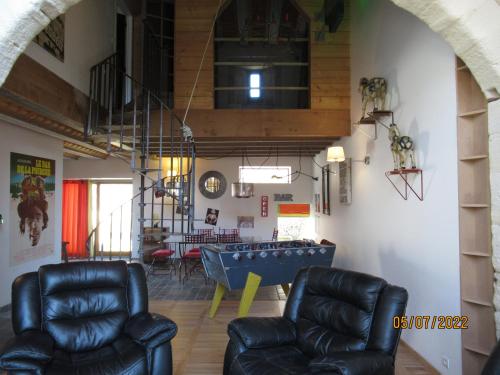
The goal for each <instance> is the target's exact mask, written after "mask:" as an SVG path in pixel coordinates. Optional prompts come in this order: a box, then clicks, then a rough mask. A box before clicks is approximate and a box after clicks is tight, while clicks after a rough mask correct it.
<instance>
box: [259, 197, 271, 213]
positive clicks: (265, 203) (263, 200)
mask: <svg viewBox="0 0 500 375" xmlns="http://www.w3.org/2000/svg"><path fill="white" fill-rule="evenodd" d="M268 215H269V196H267V195H263V196H262V197H260V216H261V217H267V216H268Z"/></svg>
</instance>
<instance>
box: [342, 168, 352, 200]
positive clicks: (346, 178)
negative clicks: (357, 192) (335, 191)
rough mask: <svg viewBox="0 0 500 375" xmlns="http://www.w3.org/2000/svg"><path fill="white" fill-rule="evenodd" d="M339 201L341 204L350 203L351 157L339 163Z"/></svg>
mask: <svg viewBox="0 0 500 375" xmlns="http://www.w3.org/2000/svg"><path fill="white" fill-rule="evenodd" d="M339 201H340V204H343V205H349V204H351V203H352V177H351V158H347V159H345V161H343V162H341V163H339Z"/></svg>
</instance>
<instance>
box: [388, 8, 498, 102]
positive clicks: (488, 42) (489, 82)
mask: <svg viewBox="0 0 500 375" xmlns="http://www.w3.org/2000/svg"><path fill="white" fill-rule="evenodd" d="M391 1H392V2H393V3H394V4H396V5H398V6H399V7H401V8H403V9H405V10H407V11H408V12H410V13H412V14H413V15H415V16H417V17H418V18H420V19H421V20H422V21H423V22H424V23H426V24H427V25H429V27H430V28H431V29H432V30H434V31H435V32H436V33H438V34H440V35H441V36H442V37H443V38H444V39H445V40H446V41H447V42H448V43H449V44H450V46H451V47H452V48H453V50H454V51H455V53H456V54H457V55H458V56H459V57H460V58H461V59H462V60H463V61H464V62H465V63H466V64H467V66H468V67H469V69H470V70H471V72H472V74H474V77H475V78H476V80H477V81H478V83H479V85H480V86H481V88H482V89H483V91H484V92H485V94H486V96H487V97H488V98H496V97H498V96H499V93H500V38H499V37H498V35H500V22H498V20H499V19H500V0H460V1H457V0H419V1H414V0H391Z"/></svg>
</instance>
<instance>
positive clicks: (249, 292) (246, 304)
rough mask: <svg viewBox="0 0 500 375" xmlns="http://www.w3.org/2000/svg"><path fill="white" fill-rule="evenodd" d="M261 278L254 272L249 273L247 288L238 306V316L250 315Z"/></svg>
mask: <svg viewBox="0 0 500 375" xmlns="http://www.w3.org/2000/svg"><path fill="white" fill-rule="evenodd" d="M261 280H262V277H261V276H259V275H257V274H255V273H253V272H249V273H248V276H247V282H246V284H245V289H243V295H242V296H241V300H240V307H239V308H238V318H243V317H245V316H247V315H248V312H249V311H250V307H251V306H252V302H253V299H254V298H255V294H256V293H257V289H259V285H260V282H261Z"/></svg>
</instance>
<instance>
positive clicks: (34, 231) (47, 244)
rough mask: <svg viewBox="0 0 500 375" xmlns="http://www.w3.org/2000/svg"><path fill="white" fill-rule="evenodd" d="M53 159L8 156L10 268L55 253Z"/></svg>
mask: <svg viewBox="0 0 500 375" xmlns="http://www.w3.org/2000/svg"><path fill="white" fill-rule="evenodd" d="M55 174H56V162H55V160H50V159H45V158H40V157H35V156H30V155H22V154H16V153H13V152H12V153H11V154H10V217H11V220H10V238H11V240H10V241H11V242H10V265H11V266H15V265H19V264H22V263H26V262H29V261H32V260H34V259H38V258H42V257H46V256H48V255H50V254H53V253H54V244H55V226H54V215H55V211H54V210H55V193H56V192H55Z"/></svg>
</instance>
